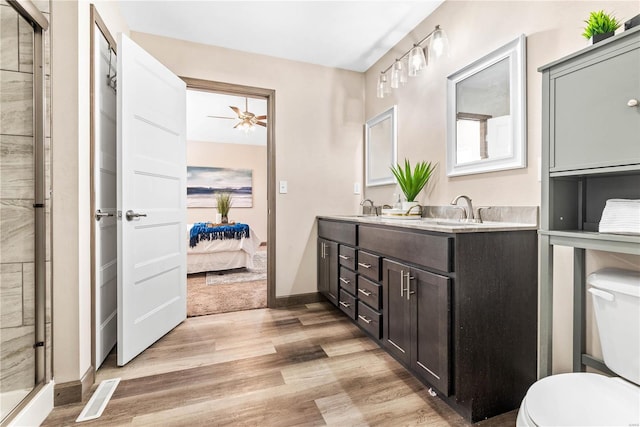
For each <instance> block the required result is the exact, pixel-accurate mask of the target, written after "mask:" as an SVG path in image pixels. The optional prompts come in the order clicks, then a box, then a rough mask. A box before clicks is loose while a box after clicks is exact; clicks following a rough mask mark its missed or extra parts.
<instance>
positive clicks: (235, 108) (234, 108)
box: [229, 105, 242, 118]
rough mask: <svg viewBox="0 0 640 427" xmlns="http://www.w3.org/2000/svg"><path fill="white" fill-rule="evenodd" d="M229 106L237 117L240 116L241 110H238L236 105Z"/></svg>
mask: <svg viewBox="0 0 640 427" xmlns="http://www.w3.org/2000/svg"><path fill="white" fill-rule="evenodd" d="M229 108H231V109H232V110H233V111H234V112H235V113H236V114H237V115H238V117H240V118H241V117H242V111H240V109H239V108H238V107H232V106H231V105H230V106H229Z"/></svg>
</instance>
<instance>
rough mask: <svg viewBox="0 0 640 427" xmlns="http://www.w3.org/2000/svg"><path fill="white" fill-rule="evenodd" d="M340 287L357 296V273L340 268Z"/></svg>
mask: <svg viewBox="0 0 640 427" xmlns="http://www.w3.org/2000/svg"><path fill="white" fill-rule="evenodd" d="M338 285H340V289H345V290H347V291H349V293H350V294H351V295H355V294H356V273H354V272H353V271H351V270H349V269H347V268H344V267H340V275H339V277H338Z"/></svg>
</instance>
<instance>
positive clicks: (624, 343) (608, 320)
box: [587, 268, 640, 385]
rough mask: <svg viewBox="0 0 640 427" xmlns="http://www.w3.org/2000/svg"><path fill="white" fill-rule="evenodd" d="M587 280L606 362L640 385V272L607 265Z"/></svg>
mask: <svg viewBox="0 0 640 427" xmlns="http://www.w3.org/2000/svg"><path fill="white" fill-rule="evenodd" d="M587 283H588V284H589V285H590V288H589V293H590V294H591V295H592V297H593V306H594V312H595V316H596V324H597V325H598V334H599V336H600V342H601V344H602V355H603V358H604V363H605V364H606V365H607V367H608V368H609V369H611V370H612V371H613V372H615V373H616V374H618V375H620V376H621V377H623V378H625V379H627V380H629V381H632V382H634V383H636V384H638V385H640V272H634V271H627V270H619V269H612V268H607V269H603V270H598V271H596V272H595V273H592V274H590V275H589V277H588V279H587Z"/></svg>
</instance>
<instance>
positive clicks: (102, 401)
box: [76, 378, 120, 423]
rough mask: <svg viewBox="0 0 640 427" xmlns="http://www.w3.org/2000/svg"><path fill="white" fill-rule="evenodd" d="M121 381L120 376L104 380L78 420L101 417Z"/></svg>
mask: <svg viewBox="0 0 640 427" xmlns="http://www.w3.org/2000/svg"><path fill="white" fill-rule="evenodd" d="M119 383H120V378H114V379H112V380H104V381H102V382H101V383H100V385H99V386H98V388H97V389H96V391H95V393H93V396H91V399H89V402H87V405H86V406H85V407H84V409H83V410H82V412H81V413H80V415H79V416H78V418H76V422H77V423H79V422H82V421H89V420H95V419H96V418H99V417H100V415H102V411H104V408H105V407H106V406H107V403H109V399H111V396H112V395H113V392H114V391H116V387H118V384H119Z"/></svg>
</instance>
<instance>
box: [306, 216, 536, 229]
mask: <svg viewBox="0 0 640 427" xmlns="http://www.w3.org/2000/svg"><path fill="white" fill-rule="evenodd" d="M318 219H329V220H337V221H348V222H354V223H358V224H372V225H386V226H393V227H402V228H409V229H414V230H425V231H435V232H440V233H488V232H496V231H521V230H537V229H538V224H537V223H521V222H506V221H485V222H482V223H465V222H460V221H458V220H455V219H447V218H420V219H404V218H390V217H384V216H370V215H319V216H318Z"/></svg>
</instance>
